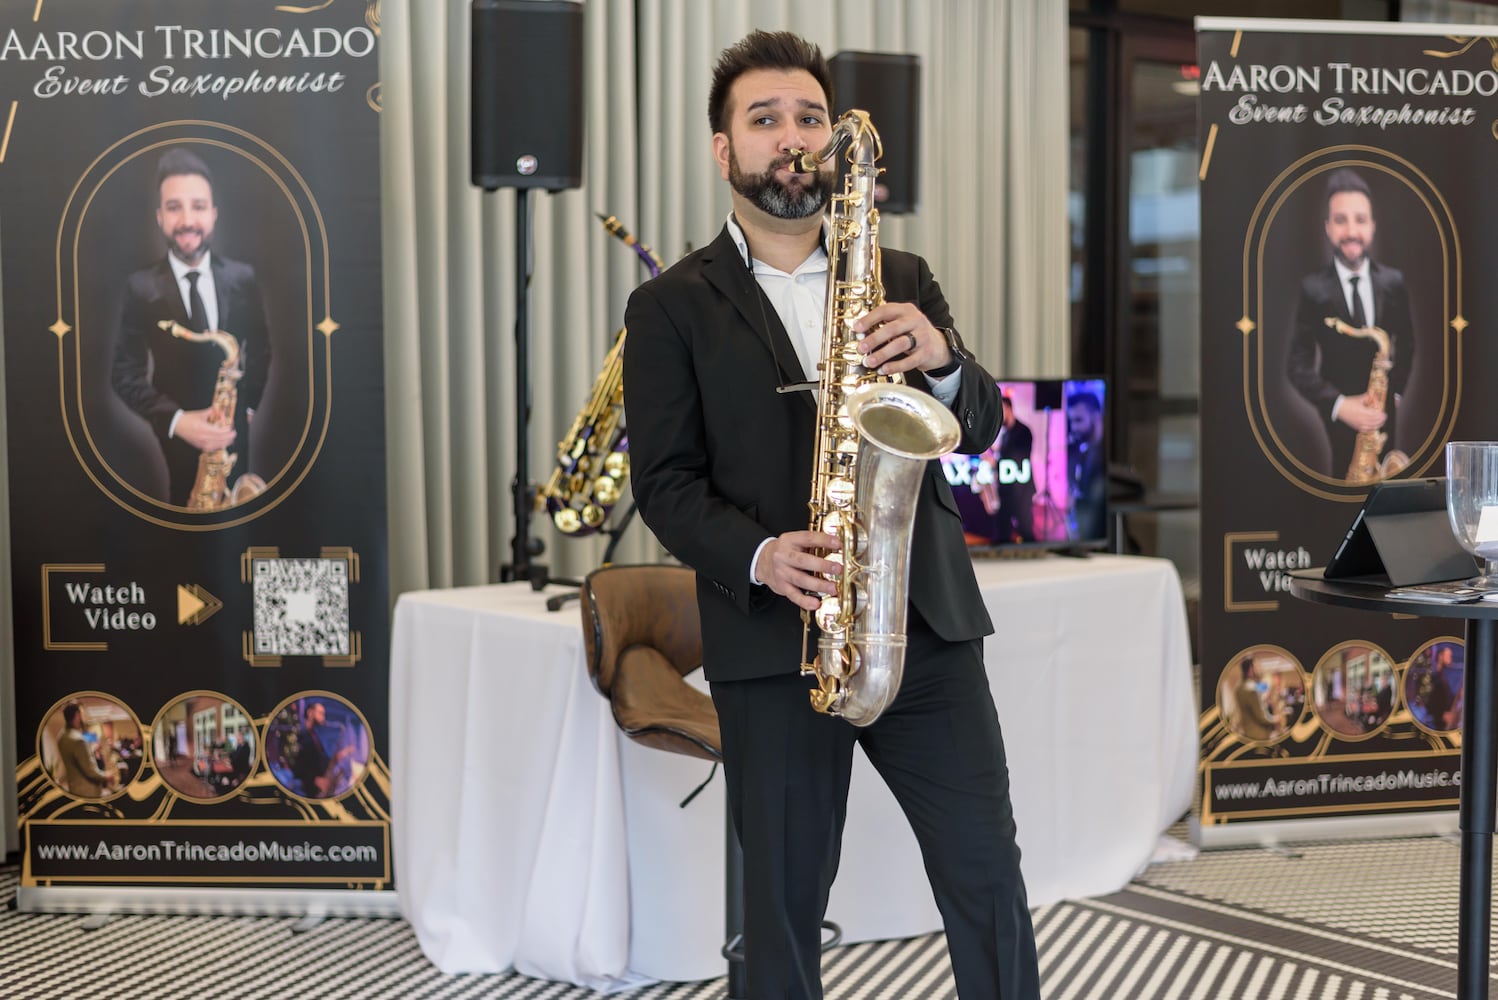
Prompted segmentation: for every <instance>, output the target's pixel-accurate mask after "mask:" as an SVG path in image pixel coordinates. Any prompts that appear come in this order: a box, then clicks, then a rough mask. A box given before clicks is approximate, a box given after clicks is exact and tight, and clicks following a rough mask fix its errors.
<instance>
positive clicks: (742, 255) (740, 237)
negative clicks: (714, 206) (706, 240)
mask: <svg viewBox="0 0 1498 1000" xmlns="http://www.w3.org/2000/svg"><path fill="white" fill-rule="evenodd" d="M727 226H728V235H729V236H731V237H732V238H733V245H734V246H735V247H737V248H738V251H739V259H740V260H742V261H743V262H744V266H745V267H747V268H749V269H750V270H753V265H752V264H751V263H750V261H749V240H748V239H747V238H746V237H745V236H744V230H743V229H742V228H741V227H740V226H739V220H738V219H735V218H734V217H733V213H732V212H729V213H728V222H727ZM829 238H830V236H829V233H828V229H827V221H826V219H823V220H822V248H821V249H822V255H823V256H824V257H825V256H826V255H827V253H828V247H827V241H828V239H829ZM814 256H816V251H815V250H813V251H812V252H811V255H810V256H808V257H807V258H806V259H807V260H811V258H812V257H814Z"/></svg>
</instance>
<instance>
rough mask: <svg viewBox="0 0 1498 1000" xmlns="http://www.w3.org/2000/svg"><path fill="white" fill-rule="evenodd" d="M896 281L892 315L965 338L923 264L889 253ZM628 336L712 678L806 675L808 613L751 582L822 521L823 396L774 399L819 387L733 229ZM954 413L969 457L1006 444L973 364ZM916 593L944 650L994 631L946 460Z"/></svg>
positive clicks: (648, 466) (922, 536)
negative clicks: (816, 501) (783, 538)
mask: <svg viewBox="0 0 1498 1000" xmlns="http://www.w3.org/2000/svg"><path fill="white" fill-rule="evenodd" d="M883 279H884V287H885V296H886V298H887V299H888V300H889V301H910V302H914V303H916V304H917V305H918V306H919V307H920V308H921V310H922V311H923V312H925V314H926V316H927V317H928V318H929V319H930V320H931V322H932V323H934V324H935V325H936V326H938V327H942V326H950V325H952V319H951V314H950V312H949V310H948V308H947V303H946V300H945V299H944V298H943V297H942V294H941V289H940V288H939V287H938V286H937V283H936V281H935V279H934V278H933V277H932V276H931V271H930V268H928V267H927V266H926V262H925V261H924V260H922V259H921V258H919V257H916V256H914V255H912V254H907V253H901V252H899V251H895V250H884V251H883ZM625 326H626V328H627V329H628V331H629V334H628V341H627V346H626V348H625V352H624V400H625V409H626V414H627V419H628V426H629V447H630V459H631V475H632V477H633V480H634V493H635V499H636V501H637V502H638V503H639V509H640V514H641V516H643V517H644V519H645V523H646V524H648V525H649V526H650V528H651V530H652V531H654V532H655V534H656V537H657V538H659V539H660V540H661V542H662V544H664V545H665V546H666V548H667V549H668V550H670V551H671V553H672V554H673V555H675V556H676V557H677V558H678V559H680V560H681V561H682V562H683V563H685V564H686V565H688V566H691V567H692V568H693V569H695V570H696V571H697V595H698V606H699V608H700V609H701V614H702V637H703V661H704V667H705V670H706V673H707V677H708V679H709V680H713V681H723V680H741V679H747V678H752V677H762V676H769V675H773V674H781V673H786V672H791V671H794V670H796V669H797V667H798V665H799V664H800V660H801V613H800V610H799V609H798V608H796V607H795V606H794V605H792V604H791V603H790V602H789V601H787V600H785V599H784V598H782V597H780V596H779V595H777V594H775V593H773V592H771V591H770V590H769V589H768V588H767V587H763V586H753V585H751V584H750V582H749V573H750V561H751V559H752V558H753V556H754V552H755V550H756V549H757V548H758V547H759V544H760V543H761V542H762V541H764V540H765V538H767V537H769V536H773V535H779V534H781V533H783V532H786V531H798V530H799V531H804V530H805V529H806V528H807V525H808V520H809V514H808V510H807V501H808V498H809V496H810V493H811V471H812V458H813V444H814V440H813V438H814V434H815V428H816V403H815V400H814V397H813V394H812V393H810V392H794V393H778V392H776V387H777V386H780V385H784V384H789V383H794V382H799V381H802V380H803V378H804V377H805V375H804V373H803V372H802V371H801V370H800V363H799V361H798V360H797V358H796V352H795V350H794V349H793V348H792V346H791V342H790V340H789V339H788V338H787V336H786V334H785V330H784V329H783V327H782V326H781V324H780V320H779V317H778V316H777V315H776V313H775V310H774V308H773V307H772V306H771V305H770V304H769V303H768V302H767V301H766V300H765V299H764V298H763V293H762V292H761V291H760V289H759V286H758V284H757V283H756V282H755V280H754V277H753V275H752V274H750V273H749V270H748V269H747V268H746V267H745V266H744V261H743V258H742V257H740V256H739V253H738V250H737V248H736V247H735V246H734V243H733V239H732V237H731V236H730V234H729V233H728V231H727V229H726V227H725V229H724V231H723V232H722V233H720V234H719V236H718V238H717V239H716V240H714V241H713V242H712V243H711V244H709V245H708V246H707V247H704V248H703V249H702V250H699V251H697V252H696V253H694V254H691V255H689V256H688V257H686V258H685V259H683V260H682V261H680V262H679V263H677V264H676V265H675V266H674V267H672V268H671V269H670V270H668V271H667V272H665V273H664V274H662V275H661V276H660V277H658V278H655V279H653V280H651V281H649V282H647V283H646V284H644V285H642V286H640V288H638V289H636V291H635V292H634V294H633V295H631V296H630V300H629V306H628V309H627V310H626V312H625ZM772 344H773V348H772ZM777 359H778V365H777ZM811 374H813V375H814V374H815V373H811ZM912 374H913V375H914V377H913V378H912V379H911V384H912V385H915V386H917V387H919V388H923V389H924V388H926V379H925V378H924V377H923V376H921V375H919V373H912ZM952 410H953V412H954V413H955V414H956V415H957V418H958V423H959V424H960V425H961V428H962V440H961V443H960V444H959V449H960V450H962V451H964V452H966V453H968V454H977V453H979V452H981V451H983V450H984V449H985V448H987V447H988V446H989V445H991V444H992V443H993V440H994V437H995V436H996V435H997V434H998V429H999V422H1000V419H1001V409H1000V402H999V393H998V389H997V387H996V386H995V385H994V381H993V378H992V377H991V376H990V375H989V374H988V373H987V372H985V371H983V369H982V368H981V367H979V366H978V365H977V364H976V363H974V362H968V363H966V364H964V365H963V367H962V378H961V388H960V389H959V391H958V394H957V397H956V399H955V400H954V402H953V405H952ZM909 593H910V600H911V603H912V604H913V605H914V606H915V608H916V610H917V611H918V612H919V613H920V615H921V616H922V617H923V618H924V619H925V620H926V621H927V623H929V624H930V625H931V627H932V628H933V629H934V630H935V631H936V632H937V633H938V634H939V635H941V636H942V637H944V638H946V639H949V640H961V639H974V638H978V637H980V636H983V635H987V634H988V633H990V632H992V631H993V625H992V623H991V622H990V621H989V617H988V612H987V610H986V609H985V608H984V606H983V600H982V596H981V595H980V594H979V592H978V586H977V582H976V579H975V578H974V576H973V570H972V563H971V561H970V559H969V557H968V553H967V549H966V546H965V544H964V541H963V536H962V527H961V521H960V519H959V517H958V514H957V504H956V501H955V500H953V499H952V493H951V490H950V488H949V487H948V486H947V482H946V479H945V477H944V476H943V475H942V473H941V466H940V463H939V462H938V461H936V460H934V459H933V460H932V461H931V462H930V463H928V466H927V468H926V473H925V477H924V480H923V482H922V484H921V492H920V500H919V503H918V506H917V512H916V519H915V529H914V533H913V542H912V545H911V562H910V592H909Z"/></svg>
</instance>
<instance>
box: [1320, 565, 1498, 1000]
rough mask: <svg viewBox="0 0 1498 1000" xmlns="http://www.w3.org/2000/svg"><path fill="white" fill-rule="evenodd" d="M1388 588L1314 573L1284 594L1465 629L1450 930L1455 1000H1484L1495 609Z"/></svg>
mask: <svg viewBox="0 0 1498 1000" xmlns="http://www.w3.org/2000/svg"><path fill="white" fill-rule="evenodd" d="M1387 590H1388V588H1387V587H1382V586H1369V585H1368V584H1360V583H1339V582H1337V581H1335V580H1324V579H1322V577H1321V570H1320V569H1306V570H1297V571H1295V572H1293V573H1291V574H1290V593H1291V594H1293V595H1294V596H1296V597H1298V598H1300V599H1301V600H1303V601H1310V602H1311V603H1313V604H1331V605H1336V606H1337V607H1342V608H1357V609H1358V610H1361V611H1382V612H1387V613H1390V614H1399V615H1413V616H1415V617H1417V618H1460V619H1464V620H1465V621H1466V623H1467V626H1466V640H1467V656H1466V669H1465V672H1464V675H1463V681H1462V683H1463V685H1464V686H1465V687H1466V695H1465V700H1466V707H1465V709H1463V711H1462V786H1461V790H1460V793H1459V794H1460V797H1461V812H1460V818H1459V820H1458V823H1459V826H1460V828H1461V836H1462V849H1461V874H1460V876H1459V879H1460V884H1461V896H1460V903H1459V904H1458V905H1459V907H1460V912H1459V913H1458V924H1457V951H1456V977H1457V982H1456V995H1457V1000H1486V998H1487V996H1488V932H1489V928H1490V926H1491V923H1492V913H1491V910H1490V907H1489V900H1490V898H1491V897H1490V893H1491V892H1492V886H1493V826H1494V820H1495V818H1498V817H1495V813H1494V787H1495V779H1498V756H1495V753H1494V750H1495V747H1498V739H1495V729H1498V718H1495V716H1498V713H1495V707H1494V695H1495V690H1494V686H1493V681H1494V676H1495V672H1498V662H1495V660H1494V645H1493V636H1494V623H1495V622H1498V602H1493V601H1476V602H1473V603H1470V604H1449V603H1445V602H1441V601H1412V600H1401V599H1399V598H1392V597H1387V596H1385V594H1386V592H1387Z"/></svg>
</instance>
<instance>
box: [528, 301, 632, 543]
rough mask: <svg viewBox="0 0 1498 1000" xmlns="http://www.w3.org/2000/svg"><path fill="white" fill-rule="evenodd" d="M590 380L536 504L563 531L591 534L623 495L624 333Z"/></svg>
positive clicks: (625, 468)
mask: <svg viewBox="0 0 1498 1000" xmlns="http://www.w3.org/2000/svg"><path fill="white" fill-rule="evenodd" d="M625 332H626V331H625V330H624V329H623V328H620V330H619V332H618V333H617V334H615V336H614V346H613V348H611V349H610V350H609V353H608V356H607V357H605V358H604V361H603V371H601V372H599V373H598V378H597V379H596V380H595V381H594V382H593V394H592V395H591V396H589V397H588V402H587V404H586V405H585V406H584V407H583V408H582V410H581V411H579V412H578V414H577V416H576V417H575V418H574V419H573V421H572V427H571V428H570V429H568V431H567V434H566V436H565V437H563V438H562V440H561V441H560V442H558V444H557V464H556V468H554V469H553V470H552V472H551V478H550V479H548V480H547V481H546V485H545V486H544V487H542V489H541V492H540V493H538V494H537V495H536V506H537V507H538V508H540V507H542V506H544V507H545V508H546V509H547V510H548V511H550V512H551V520H552V523H553V524H555V525H556V526H557V529H558V530H560V531H561V532H562V533H563V534H565V535H574V536H579V537H580V536H582V535H588V534H592V533H593V532H595V531H597V530H598V529H599V528H601V527H603V522H604V520H605V519H606V518H607V517H608V516H609V509H610V508H612V507H613V506H614V504H616V503H618V502H619V498H620V497H621V496H623V495H624V480H625V479H627V478H628V477H629V452H628V451H627V450H625V448H626V447H627V445H626V444H625V442H624V440H623V438H624V424H623V417H624V334H625Z"/></svg>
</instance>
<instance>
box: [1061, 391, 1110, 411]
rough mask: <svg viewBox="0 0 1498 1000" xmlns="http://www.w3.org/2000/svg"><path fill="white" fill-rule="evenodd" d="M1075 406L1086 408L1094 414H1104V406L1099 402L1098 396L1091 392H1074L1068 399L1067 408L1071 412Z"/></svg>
mask: <svg viewBox="0 0 1498 1000" xmlns="http://www.w3.org/2000/svg"><path fill="white" fill-rule="evenodd" d="M1073 406H1085V407H1087V409H1089V410H1091V411H1092V412H1093V413H1102V412H1103V404H1102V403H1101V402H1100V401H1099V400H1098V398H1097V396H1096V395H1095V394H1093V393H1091V392H1086V391H1083V392H1074V393H1072V394H1071V395H1070V396H1068V397H1067V399H1066V408H1067V409H1068V410H1069V409H1071V408H1072V407H1073Z"/></svg>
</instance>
